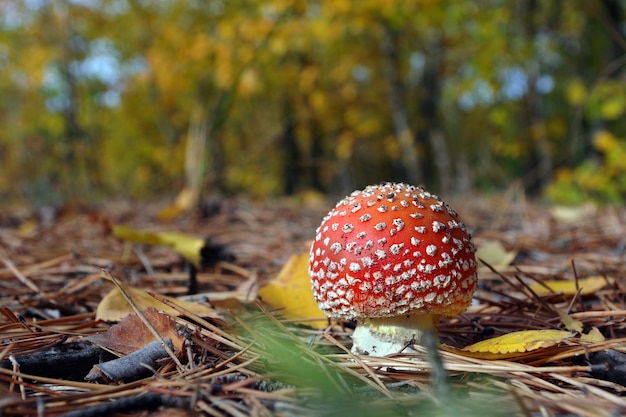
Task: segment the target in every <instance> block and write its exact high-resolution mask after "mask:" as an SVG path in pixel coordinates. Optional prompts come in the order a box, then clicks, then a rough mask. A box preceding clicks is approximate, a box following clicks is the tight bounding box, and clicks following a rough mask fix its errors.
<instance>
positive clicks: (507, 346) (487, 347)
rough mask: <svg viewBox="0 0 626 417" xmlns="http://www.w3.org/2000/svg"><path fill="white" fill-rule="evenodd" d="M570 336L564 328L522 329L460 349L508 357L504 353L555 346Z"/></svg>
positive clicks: (570, 333)
mask: <svg viewBox="0 0 626 417" xmlns="http://www.w3.org/2000/svg"><path fill="white" fill-rule="evenodd" d="M571 337H572V332H569V331H565V330H522V331H519V332H513V333H509V334H505V335H502V336H499V337H494V338H492V339H487V340H483V341H482V342H478V343H474V344H473V345H470V346H466V347H464V348H463V349H462V350H463V351H465V352H471V353H486V354H496V355H502V356H503V357H510V356H506V355H509V354H513V353H518V352H519V353H524V352H530V351H532V350H536V349H540V348H546V347H550V346H555V345H557V344H559V343H560V342H562V341H564V340H566V339H569V338H571ZM490 358H491V356H490Z"/></svg>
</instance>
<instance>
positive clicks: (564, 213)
mask: <svg viewBox="0 0 626 417" xmlns="http://www.w3.org/2000/svg"><path fill="white" fill-rule="evenodd" d="M559 175H561V177H562V178H563V180H565V181H569V180H570V178H569V177H568V176H570V177H571V172H568V171H566V170H561V171H560V172H559ZM594 212H595V207H594V206H593V205H590V204H588V205H584V206H574V207H570V206H554V207H552V208H550V214H552V216H553V217H554V218H555V219H556V220H558V221H560V222H566V223H571V222H578V221H580V220H582V219H583V218H586V217H589V216H591V215H593V213H594Z"/></svg>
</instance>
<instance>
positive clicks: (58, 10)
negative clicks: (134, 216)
mask: <svg viewBox="0 0 626 417" xmlns="http://www.w3.org/2000/svg"><path fill="white" fill-rule="evenodd" d="M624 8H625V6H624V4H623V3H622V2H619V1H617V0H598V1H587V0H571V1H567V2H553V1H541V0H523V1H518V2H504V1H463V2H458V1H442V0H424V1H398V0H361V1H350V0H333V1H300V0H273V1H258V0H237V1H232V0H230V1H220V0H211V1H179V0H169V1H158V2H142V1H134V0H109V1H104V0H102V1H98V0H93V1H87V0H85V1H67V0H57V1H41V2H30V1H24V2H15V1H0V97H1V99H0V124H1V125H2V127H3V128H2V129H1V130H0V158H1V171H0V172H1V174H2V175H0V200H2V201H5V202H13V203H27V204H29V205H42V204H52V205H61V204H65V203H68V202H69V203H72V202H79V203H94V202H99V201H101V200H103V199H107V198H112V197H114V198H147V197H153V196H156V195H164V194H165V195H169V194H171V195H174V194H175V193H177V192H178V191H180V190H181V189H183V188H186V187H187V188H189V187H191V188H192V189H195V190H202V191H201V193H202V194H203V195H209V194H218V193H219V194H245V195H247V196H251V197H270V196H276V195H284V194H287V195H290V194H298V193H303V192H305V191H309V190H317V191H320V192H323V193H325V194H328V195H341V194H344V193H346V192H348V191H350V190H352V189H354V188H357V187H362V186H364V185H365V184H368V183H375V182H380V181H382V180H403V181H407V182H409V183H414V184H424V185H426V186H427V187H428V188H430V189H432V190H434V191H435V192H438V193H440V194H442V195H449V194H453V193H461V192H468V191H472V190H481V191H492V190H499V189H502V188H505V187H508V186H509V185H510V184H511V183H513V182H514V181H516V180H521V181H522V183H523V185H524V187H525V189H526V191H528V192H530V193H533V194H535V195H538V196H543V197H547V198H549V199H551V200H552V201H556V202H559V203H579V202H582V201H585V200H586V199H587V198H590V197H591V198H592V199H594V200H595V201H600V202H603V203H614V204H616V203H620V202H621V201H622V199H623V197H624V195H625V194H626V182H625V181H624V178H626V175H624V174H625V173H626V162H624V161H626V140H625V137H626V122H625V118H624V114H625V112H626V84H625V83H624V78H623V76H624V75H623V74H624V70H623V69H624V64H626V59H625V58H624V57H625V55H624V52H626V39H625V37H624V30H623V28H624V12H625V10H624Z"/></svg>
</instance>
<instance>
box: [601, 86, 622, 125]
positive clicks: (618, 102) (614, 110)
mask: <svg viewBox="0 0 626 417" xmlns="http://www.w3.org/2000/svg"><path fill="white" fill-rule="evenodd" d="M625 109H626V98H625V97H624V95H623V94H622V93H621V92H620V93H619V94H612V95H611V96H610V97H608V98H607V99H606V100H604V101H603V102H602V104H601V106H600V114H601V115H602V117H603V118H605V119H607V120H615V119H618V118H620V117H622V116H624V110H625Z"/></svg>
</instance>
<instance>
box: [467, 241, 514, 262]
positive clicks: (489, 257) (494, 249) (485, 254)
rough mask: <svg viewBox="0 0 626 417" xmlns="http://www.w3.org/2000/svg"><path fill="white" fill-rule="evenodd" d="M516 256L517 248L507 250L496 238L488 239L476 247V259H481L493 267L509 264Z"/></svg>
mask: <svg viewBox="0 0 626 417" xmlns="http://www.w3.org/2000/svg"><path fill="white" fill-rule="evenodd" d="M516 256H517V250H512V251H507V250H506V249H505V248H504V246H503V245H502V243H501V242H500V241H498V240H488V241H485V242H483V243H481V244H480V245H478V248H477V249H476V259H482V260H483V261H485V262H486V263H488V264H489V265H491V266H492V267H494V268H495V269H499V268H503V267H505V266H509V265H510V264H511V262H513V260H514V259H515V257H516Z"/></svg>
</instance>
